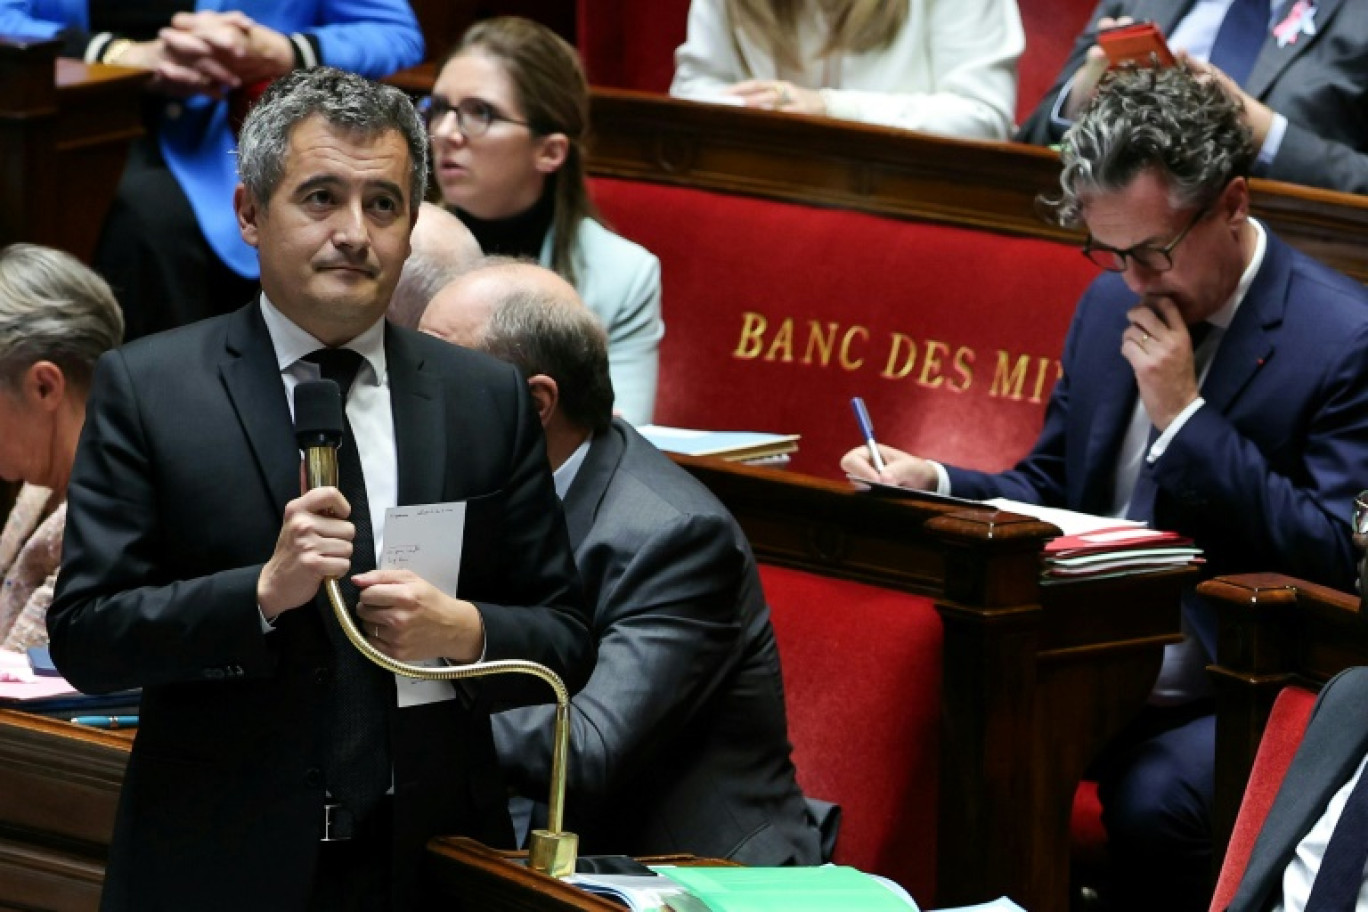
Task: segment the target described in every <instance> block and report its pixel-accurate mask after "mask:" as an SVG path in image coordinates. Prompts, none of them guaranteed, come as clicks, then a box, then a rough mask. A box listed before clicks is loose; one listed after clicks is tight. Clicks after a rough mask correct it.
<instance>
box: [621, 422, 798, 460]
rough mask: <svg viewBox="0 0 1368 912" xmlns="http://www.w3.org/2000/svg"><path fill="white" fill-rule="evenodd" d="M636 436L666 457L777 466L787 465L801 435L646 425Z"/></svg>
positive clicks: (640, 428)
mask: <svg viewBox="0 0 1368 912" xmlns="http://www.w3.org/2000/svg"><path fill="white" fill-rule="evenodd" d="M637 433H639V434H640V435H641V436H642V437H645V438H646V439H647V440H649V441H651V443H653V444H655V446H656V448H657V449H660V450H664V451H665V452H667V453H682V454H683V455H685V456H717V457H720V458H722V459H726V460H728V461H729V462H744V463H747V464H750V465H760V464H763V465H775V464H782V463H784V462H787V460H788V456H789V454H791V453H794V452H796V451H797V450H798V441H799V439H800V437H799V435H798V434H765V433H761V432H758V431H694V430H689V429H687V428H673V427H664V426H663V425H659V424H647V425H643V426H642V427H639V428H637Z"/></svg>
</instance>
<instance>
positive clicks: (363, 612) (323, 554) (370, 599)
mask: <svg viewBox="0 0 1368 912" xmlns="http://www.w3.org/2000/svg"><path fill="white" fill-rule="evenodd" d="M350 515H351V506H350V504H348V503H347V499H346V498H345V497H343V496H342V492H341V491H339V490H337V488H333V487H321V488H314V489H313V490H310V491H307V492H305V493H304V494H302V495H301V496H299V497H297V498H295V499H294V500H292V501H290V502H289V503H288V504H286V506H285V516H284V519H283V521H282V522H281V526H280V534H279V536H278V537H277V539H276V546H275V551H274V553H272V555H271V558H270V560H268V561H267V562H266V565H265V566H264V567H263V568H262V570H261V575H260V576H259V577H258V579H257V604H258V605H259V606H260V608H261V612H262V614H263V615H265V617H266V618H267V620H269V621H274V620H275V619H276V618H277V617H279V616H280V615H281V614H283V613H284V612H286V611H291V610H294V609H295V608H299V607H301V606H303V605H307V604H309V603H310V602H311V601H312V600H313V597H314V596H315V595H316V594H317V593H318V587H319V586H321V585H322V584H323V581H324V580H325V579H340V578H342V577H344V576H346V575H347V574H348V573H350V571H351V558H352V541H353V540H354V539H355V537H356V528H355V527H354V526H353V525H352V524H351V523H350V522H349V521H348V520H347V517H348V516H350ZM352 582H353V583H354V584H355V585H356V587H357V588H358V589H360V590H361V599H360V604H359V605H357V606H356V613H357V617H358V618H359V619H360V621H361V626H362V629H363V632H364V633H365V634H366V636H367V638H368V639H369V640H370V641H371V644H372V645H374V646H375V647H376V648H377V649H379V650H381V651H382V652H385V653H386V654H387V655H390V656H392V657H394V658H396V659H399V660H400V661H406V662H416V661H424V660H428V659H437V658H445V659H450V660H452V661H454V662H459V663H466V662H473V661H476V660H477V659H479V657H480V655H481V654H482V653H483V651H484V625H483V621H482V620H481V617H480V612H479V609H477V608H476V607H475V606H474V605H473V604H471V603H470V602H467V601H464V600H462V599H458V598H454V597H452V596H449V595H447V594H446V593H444V592H442V591H440V590H439V589H437V588H436V587H435V586H433V585H431V584H430V583H428V582H427V581H426V580H424V579H422V578H421V577H419V576H417V575H416V574H414V573H412V572H410V571H408V570H371V571H369V572H367V573H361V574H357V575H356V576H354V577H352Z"/></svg>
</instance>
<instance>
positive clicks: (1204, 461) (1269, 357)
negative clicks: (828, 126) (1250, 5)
mask: <svg viewBox="0 0 1368 912" xmlns="http://www.w3.org/2000/svg"><path fill="white" fill-rule="evenodd" d="M1253 159H1254V148H1253V144H1252V142H1251V138H1250V133H1249V130H1248V128H1247V127H1246V126H1244V124H1243V123H1242V121H1241V116H1240V105H1239V102H1238V101H1237V100H1236V99H1234V98H1233V97H1232V96H1231V95H1229V94H1227V92H1226V90H1224V89H1223V88H1222V86H1221V84H1220V83H1219V82H1218V81H1215V80H1212V79H1211V78H1209V77H1205V76H1201V75H1199V74H1196V73H1194V72H1193V71H1192V70H1190V69H1188V68H1186V67H1182V66H1180V67H1174V68H1170V69H1167V70H1157V71H1156V70H1129V71H1123V72H1120V73H1118V74H1117V75H1115V76H1114V77H1111V78H1110V79H1109V80H1108V81H1107V82H1105V83H1104V84H1103V86H1102V89H1101V90H1100V92H1099V94H1098V96H1097V98H1096V99H1095V100H1094V101H1093V103H1092V105H1091V106H1090V107H1089V108H1088V109H1086V110H1085V111H1084V113H1083V115H1082V116H1081V117H1080V119H1079V120H1078V122H1077V123H1076V124H1075V125H1074V126H1073V128H1071V129H1070V131H1069V133H1068V134H1067V135H1066V137H1065V148H1064V151H1063V165H1064V167H1063V172H1062V174H1061V177H1060V186H1061V193H1060V195H1059V196H1058V197H1057V198H1055V199H1052V200H1050V201H1049V202H1051V203H1052V204H1053V205H1054V208H1055V211H1056V213H1057V214H1058V217H1059V218H1060V220H1061V222H1063V223H1064V224H1069V225H1073V224H1081V225H1082V226H1083V227H1085V228H1086V229H1087V232H1088V237H1087V241H1086V243H1085V245H1084V253H1085V254H1086V255H1087V256H1088V257H1089V258H1090V259H1091V260H1093V262H1095V263H1097V265H1098V266H1100V267H1101V268H1102V269H1104V270H1106V271H1107V272H1106V273H1105V274H1103V275H1101V276H1099V277H1098V278H1097V280H1095V281H1094V282H1093V283H1092V285H1091V286H1089V288H1088V290H1087V291H1086V292H1085V293H1084V295H1083V299H1082V300H1081V301H1080V302H1079V305H1078V309H1077V312H1076V313H1075V315H1074V319H1073V324H1072V326H1071V327H1070V329H1069V335H1068V339H1067V341H1066V343H1065V348H1064V357H1063V376H1062V377H1061V379H1060V381H1059V383H1058V384H1057V385H1056V387H1055V390H1054V393H1053V394H1052V397H1051V401H1050V406H1049V410H1048V411H1047V413H1046V419H1045V427H1044V429H1043V431H1042V432H1041V435H1040V438H1039V439H1038V440H1037V441H1036V445H1035V447H1034V449H1033V450H1032V451H1031V452H1030V453H1029V454H1028V455H1027V456H1026V457H1025V459H1023V460H1022V461H1021V462H1020V463H1018V464H1017V465H1016V466H1015V467H1014V468H1012V469H1010V470H1008V471H1006V472H1002V473H999V474H992V475H990V474H985V473H982V472H973V471H968V470H964V469H959V468H955V467H953V466H942V465H939V464H937V463H934V462H930V461H928V460H925V459H920V458H918V457H916V456H912V455H910V454H908V453H903V452H900V451H898V450H895V449H893V448H891V447H886V448H884V453H883V459H884V462H885V463H886V469H885V470H884V471H883V472H879V471H877V470H875V468H874V467H873V466H872V465H871V464H870V460H869V457H868V455H867V454H866V453H865V451H864V450H863V449H856V450H852V451H851V452H850V453H849V454H847V455H846V456H845V458H844V459H843V460H842V465H843V467H844V468H845V469H846V470H847V471H849V472H851V473H852V474H855V475H859V476H862V477H867V478H872V479H878V480H880V481H884V482H887V483H892V484H901V485H906V486H909V487H916V488H924V489H931V490H939V491H941V492H943V493H953V494H955V495H956V496H959V497H970V498H988V497H1001V496H1005V497H1011V498H1015V499H1017V500H1023V501H1029V502H1032V503H1039V504H1044V505H1048V506H1058V507H1067V508H1070V509H1074V510H1082V511H1086V512H1090V513H1097V514H1103V515H1111V516H1117V517H1123V516H1126V517H1130V518H1133V519H1140V520H1145V521H1147V522H1149V523H1150V524H1151V525H1153V526H1155V527H1156V528H1161V529H1173V530H1177V531H1179V532H1182V533H1184V534H1186V535H1190V536H1191V537H1192V538H1194V539H1195V540H1196V542H1197V543H1198V544H1199V545H1200V546H1201V547H1202V548H1203V549H1204V550H1205V552H1206V557H1207V565H1206V570H1207V572H1208V573H1209V574H1212V575H1214V574H1225V573H1237V572H1243V571H1251V570H1276V571H1281V572H1284V573H1290V574H1293V575H1296V576H1299V577H1302V578H1304V579H1310V580H1314V581H1317V582H1321V583H1325V584H1328V585H1333V586H1338V587H1340V588H1349V587H1350V586H1351V585H1352V583H1353V580H1354V577H1355V554H1354V550H1353V546H1352V543H1351V541H1350V529H1349V524H1348V522H1347V521H1346V519H1347V516H1348V512H1349V504H1350V503H1351V502H1352V499H1353V496H1354V493H1355V492H1356V491H1357V490H1358V488H1360V487H1361V481H1362V478H1361V477H1360V475H1359V472H1360V467H1361V466H1363V465H1364V464H1365V460H1368V358H1365V357H1364V352H1365V350H1368V293H1365V291H1364V289H1363V288H1362V286H1360V285H1359V284H1358V283H1356V282H1353V281H1351V280H1350V279H1348V278H1345V277H1344V276H1341V275H1339V274H1337V273H1335V272H1333V271H1332V270H1330V269H1328V268H1327V267H1325V266H1323V265H1321V264H1319V263H1317V262H1315V261H1314V260H1312V259H1310V258H1309V257H1306V256H1304V255H1302V254H1300V253H1298V252H1297V251H1295V250H1293V249H1292V248H1290V247H1288V246H1287V245H1286V244H1284V243H1283V242H1282V241H1280V240H1279V239H1278V238H1277V237H1275V236H1274V235H1273V233H1272V232H1271V231H1269V230H1268V229H1267V228H1266V227H1264V226H1263V225H1261V224H1259V222H1257V221H1256V220H1254V219H1252V218H1251V217H1250V214H1249V183H1248V179H1247V176H1248V174H1249V169H1250V166H1251V163H1252V161H1253ZM1183 608H1184V611H1183V626H1184V630H1185V631H1186V633H1187V636H1186V638H1185V639H1184V641H1183V642H1182V643H1178V644H1175V645H1173V646H1170V647H1168V649H1167V650H1166V651H1165V655H1164V663H1163V668H1162V670H1161V671H1160V674H1159V677H1158V680H1157V681H1156V683H1155V686H1154V690H1153V692H1152V694H1151V698H1150V705H1149V706H1147V707H1146V709H1145V711H1144V712H1143V713H1142V714H1141V716H1140V717H1139V718H1137V719H1136V720H1135V722H1134V723H1133V724H1132V725H1131V726H1130V727H1129V728H1128V729H1127V730H1126V731H1125V732H1123V733H1122V735H1121V736H1120V737H1118V738H1117V739H1115V740H1114V742H1113V743H1112V744H1111V745H1110V746H1109V748H1108V749H1107V750H1106V751H1105V752H1104V755H1103V756H1102V757H1101V758H1099V760H1098V763H1097V764H1096V769H1095V772H1096V773H1097V776H1098V779H1099V783H1100V786H1101V797H1102V802H1103V810H1104V812H1103V819H1104V822H1105V823H1106V825H1107V830H1108V837H1109V841H1110V846H1109V848H1110V851H1109V855H1110V857H1111V858H1112V860H1113V869H1114V870H1113V872H1112V873H1113V883H1112V884H1111V890H1110V891H1109V892H1110V894H1111V902H1110V905H1111V906H1113V907H1115V908H1136V909H1167V910H1174V909H1194V910H1198V909H1205V908H1206V906H1207V903H1208V901H1209V898H1210V896H1211V892H1210V864H1211V846H1210V842H1211V832H1210V822H1209V821H1210V808H1211V801H1212V791H1213V784H1212V780H1213V767H1214V740H1215V722H1214V716H1213V715H1212V701H1211V686H1210V683H1209V682H1208V680H1207V676H1206V674H1205V670H1204V669H1205V666H1206V665H1207V664H1209V663H1210V662H1211V661H1212V660H1213V658H1214V656H1215V620H1214V617H1213V616H1212V611H1211V609H1210V607H1209V606H1207V605H1205V604H1204V603H1203V602H1202V601H1201V599H1200V598H1199V597H1198V596H1197V595H1196V593H1195V592H1188V593H1187V594H1186V596H1185V598H1184V603H1183Z"/></svg>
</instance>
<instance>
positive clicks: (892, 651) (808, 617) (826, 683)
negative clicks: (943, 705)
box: [760, 565, 941, 906]
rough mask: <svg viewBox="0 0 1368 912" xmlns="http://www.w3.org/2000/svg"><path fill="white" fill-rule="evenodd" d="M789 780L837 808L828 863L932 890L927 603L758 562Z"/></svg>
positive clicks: (933, 779) (935, 641) (931, 680)
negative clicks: (776, 663) (777, 670)
mask: <svg viewBox="0 0 1368 912" xmlns="http://www.w3.org/2000/svg"><path fill="white" fill-rule="evenodd" d="M760 575H761V578H762V580H763V582H764V587H765V595H766V598H767V599H768V601H769V604H770V609H771V615H772V618H773V622H774V632H775V636H776V638H777V639H778V642H779V655H780V660H781V661H782V662H783V669H784V697H785V704H786V705H787V707H788V722H789V737H790V739H791V740H792V742H793V759H794V763H795V764H796V766H797V768H798V782H799V784H800V785H801V786H802V787H803V791H804V792H805V793H806V794H808V795H810V796H812V797H814V798H821V799H823V800H826V801H834V802H836V803H837V804H840V805H841V808H842V822H841V831H840V836H839V838H838V840H837V843H836V857H835V860H836V861H837V862H838V863H840V864H849V865H854V866H855V867H858V868H860V869H861V870H864V871H871V872H874V873H877V874H882V875H884V876H887V877H891V878H893V879H894V880H896V881H898V882H899V883H901V884H902V885H903V886H904V887H906V888H907V889H908V891H909V892H910V893H911V894H912V896H913V897H914V898H916V899H917V901H918V902H919V903H920V904H922V905H923V906H925V905H928V904H930V903H931V902H932V899H933V897H934V896H935V871H936V813H937V807H936V794H937V768H938V757H939V750H940V738H939V734H938V733H939V725H940V681H941V622H940V617H939V615H938V614H937V613H936V611H935V608H934V607H933V605H932V602H931V600H930V599H928V598H925V597H922V596H916V595H911V594H908V593H904V592H895V591H892V590H889V589H881V588H876V587H873V586H866V585H862V584H860V583H852V582H848V581H845V580H838V579H833V578H830V577H824V576H817V575H815V574H812V573H807V572H804V571H801V570H789V569H786V568H781V567H774V566H769V565H762V566H761V568H760Z"/></svg>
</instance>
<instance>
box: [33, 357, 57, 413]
mask: <svg viewBox="0 0 1368 912" xmlns="http://www.w3.org/2000/svg"><path fill="white" fill-rule="evenodd" d="M66 385H67V381H66V374H64V373H62V369H61V368H60V367H58V366H57V365H56V364H54V363H52V362H51V361H35V362H33V364H31V365H29V369H28V370H26V371H24V396H25V398H27V399H28V400H29V401H30V402H32V403H33V404H35V405H36V406H38V407H39V408H41V409H43V410H44V411H48V412H54V411H56V410H57V408H58V407H59V406H60V405H61V404H62V402H63V401H64V400H65V399H66Z"/></svg>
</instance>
